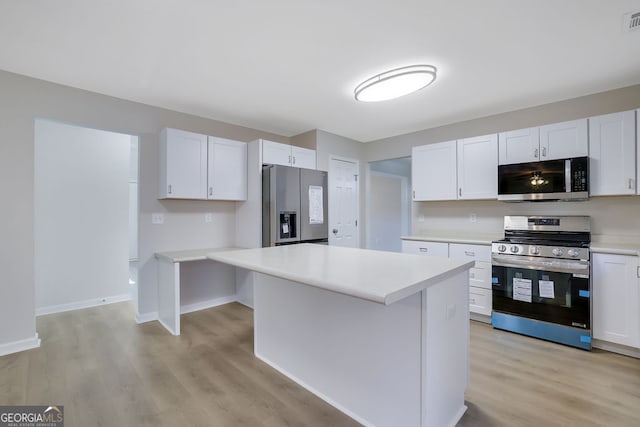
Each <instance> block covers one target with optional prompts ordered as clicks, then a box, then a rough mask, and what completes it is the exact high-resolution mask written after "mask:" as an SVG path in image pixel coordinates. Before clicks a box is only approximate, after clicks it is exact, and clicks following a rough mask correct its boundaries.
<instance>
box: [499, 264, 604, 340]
mask: <svg viewBox="0 0 640 427" xmlns="http://www.w3.org/2000/svg"><path fill="white" fill-rule="evenodd" d="M589 270H590V265H589V261H584V260H559V259H552V258H538V257H527V256H518V255H501V254H494V255H493V256H492V289H493V301H492V302H493V311H495V312H501V313H506V314H512V315H515V316H520V317H527V318H530V319H535V320H541V321H544V322H550V323H556V324H560V325H565V326H570V327H574V328H580V329H585V330H590V329H591V325H590V317H591V316H590V291H589Z"/></svg>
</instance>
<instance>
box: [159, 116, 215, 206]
mask: <svg viewBox="0 0 640 427" xmlns="http://www.w3.org/2000/svg"><path fill="white" fill-rule="evenodd" d="M159 150H160V152H159V158H160V165H159V166H160V188H159V190H160V191H159V198H161V199H206V198H207V136H206V135H201V134H197V133H193V132H187V131H183V130H178V129H164V130H163V131H162V132H161V133H160V147H159Z"/></svg>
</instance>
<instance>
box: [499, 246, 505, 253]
mask: <svg viewBox="0 0 640 427" xmlns="http://www.w3.org/2000/svg"><path fill="white" fill-rule="evenodd" d="M506 250H507V247H506V246H505V245H500V246H498V252H504V251H506Z"/></svg>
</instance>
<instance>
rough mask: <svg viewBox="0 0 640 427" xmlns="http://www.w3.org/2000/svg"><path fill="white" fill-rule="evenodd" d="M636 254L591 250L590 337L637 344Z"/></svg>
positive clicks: (638, 295) (639, 298)
mask: <svg viewBox="0 0 640 427" xmlns="http://www.w3.org/2000/svg"><path fill="white" fill-rule="evenodd" d="M638 260H639V258H638V257H637V256H629V255H612V254H600V253H596V254H593V290H592V295H591V300H592V307H593V325H592V329H593V337H594V338H595V339H598V340H602V341H608V342H611V343H615V344H621V345H626V346H630V347H636V348H638V347H640V291H639V288H640V279H639V278H638V273H639V272H638V269H639V267H638V266H639V265H640V263H639V262H638Z"/></svg>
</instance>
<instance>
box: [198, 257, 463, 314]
mask: <svg viewBox="0 0 640 427" xmlns="http://www.w3.org/2000/svg"><path fill="white" fill-rule="evenodd" d="M223 255H224V254H222V253H221V254H216V253H215V252H214V253H210V254H209V255H208V256H207V258H208V259H210V260H212V261H218V262H223V263H226V264H230V265H233V266H236V267H240V268H245V269H247V270H251V271H255V272H258V273H262V274H266V275H269V276H273V277H277V278H279V279H285V280H291V281H293V282H298V283H302V284H304V285H309V286H313V287H316V288H319V289H324V290H327V291H331V292H336V293H339V294H343V295H347V296H351V297H355V298H360V299H363V300H366V301H371V302H375V303H378V304H384V305H390V304H393V303H394V302H397V301H400V300H402V299H404V298H406V297H408V296H410V295H413V294H415V293H417V292H419V291H421V290H422V289H426V288H428V287H429V286H432V285H434V284H435V283H437V282H439V281H441V280H445V279H448V278H449V277H451V276H454V275H456V274H458V273H461V272H463V271H465V270H468V269H469V268H471V267H473V265H474V262H473V261H460V264H459V265H458V266H457V267H453V268H451V269H450V270H447V271H445V272H442V273H440V274H437V275H434V276H431V277H428V278H426V279H424V280H421V281H419V282H416V283H413V284H410V285H407V286H405V287H404V288H402V289H399V290H397V291H394V292H391V293H388V294H377V293H367V292H354V291H353V290H351V289H345V288H344V287H343V286H341V285H340V284H337V283H333V282H326V281H322V280H318V279H316V278H313V277H308V276H300V275H297V274H292V273H291V272H289V271H286V270H281V269H276V268H268V267H264V266H256V265H255V264H252V263H247V262H244V261H240V260H237V259H229V258H226V257H224V256H223Z"/></svg>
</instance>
